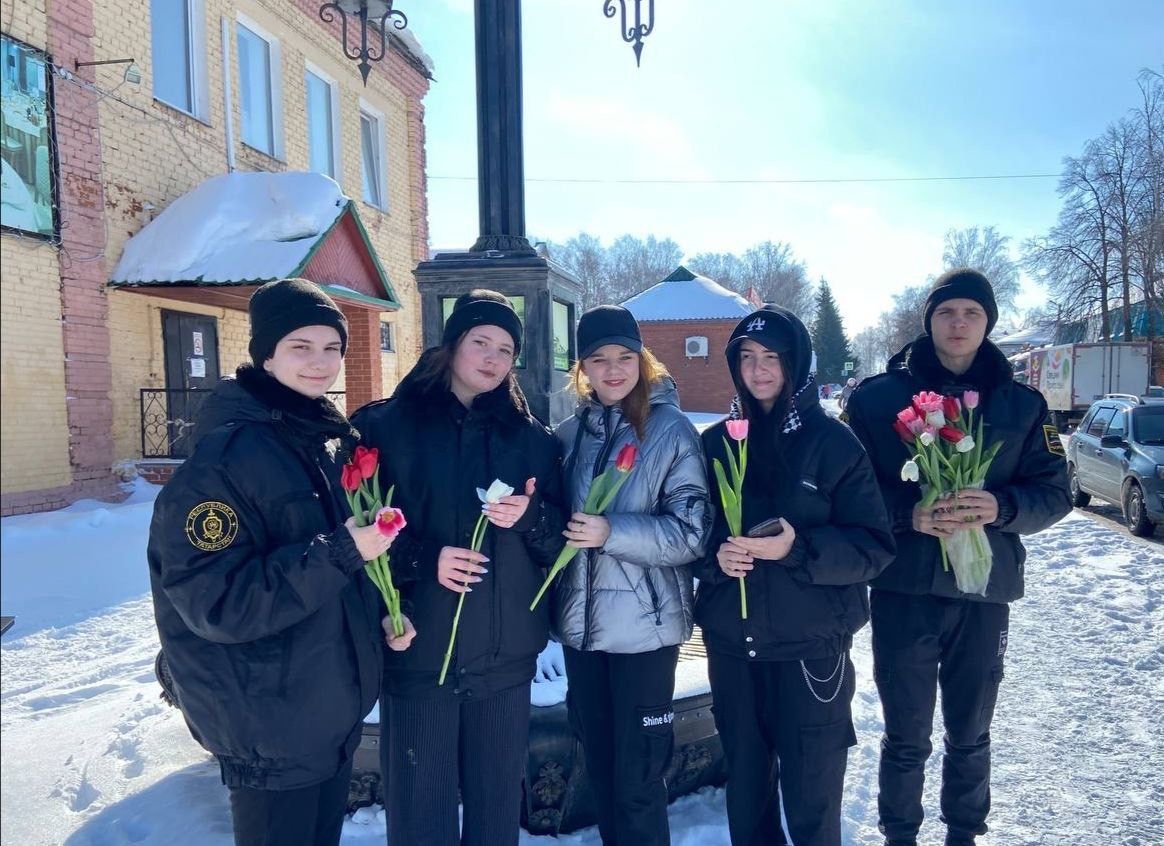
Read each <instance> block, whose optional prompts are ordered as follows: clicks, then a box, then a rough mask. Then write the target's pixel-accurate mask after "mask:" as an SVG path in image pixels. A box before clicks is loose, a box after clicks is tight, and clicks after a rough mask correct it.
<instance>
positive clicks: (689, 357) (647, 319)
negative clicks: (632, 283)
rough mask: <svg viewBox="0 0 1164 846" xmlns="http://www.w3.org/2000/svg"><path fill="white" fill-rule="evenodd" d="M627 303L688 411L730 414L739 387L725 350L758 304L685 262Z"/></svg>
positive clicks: (646, 342)
mask: <svg viewBox="0 0 1164 846" xmlns="http://www.w3.org/2000/svg"><path fill="white" fill-rule="evenodd" d="M622 305H623V306H624V307H625V308H626V309H627V310H629V311H630V312H631V314H633V315H634V316H635V319H636V320H638V322H639V327H640V328H641V330H642V334H643V343H644V344H646V346H648V347H650V349H651V352H653V353H654V354H655V356H656V357H657V358H658V359H659V360H660V361H661V362H663V364H665V365H666V366H667V369H668V370H669V371H671V375H672V376H673V377H674V379H675V385H676V386H677V387H678V389H679V403H680V405H681V406H682V407H683V410H684V411H701V412H711V413H719V412H722V413H724V414H726V413H727V410H728V406H729V405H730V404H731V400H732V396H734V394H735V388H734V387H733V386H732V379H731V374H730V373H729V372H728V368H727V362H726V360H725V359H724V349H725V348H726V347H727V341H728V338H729V337H730V336H731V333H732V329H734V328H735V326H736V324H737V323H739V322H740V318H742V317H744V316H745V315H748V314H750V313H751V312H752V311H753V310H754V309H755V308H756V307H757V306H755V305H753V304H752V303H750V302H749V301H748V300H747V299H745V298H744V297H742V296H740V295H739V294H737V293H735V292H734V291H729V290H728V289H727V288H724V287H723V286H722V285H720V284H718V283H716V282H714V281H712V280H711V279H708V278H707V277H706V276H700V275H698V274H696V273H692V272H691V271H690V270H688V269H687V268H686V267H683V266H679V267H678V268H676V269H675V271H674V272H673V273H672V274H671V275H670V276H668V277H667V278H666V279H664V280H663V281H661V282H659V283H658V284H657V285H653V286H651V287H650V288H648V289H647V290H645V291H643V292H642V293H641V294H637V295H635V296H633V297H631V298H630V299H628V300H625V301H624V302H623V303H622Z"/></svg>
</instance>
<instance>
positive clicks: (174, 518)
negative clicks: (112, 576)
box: [148, 279, 415, 846]
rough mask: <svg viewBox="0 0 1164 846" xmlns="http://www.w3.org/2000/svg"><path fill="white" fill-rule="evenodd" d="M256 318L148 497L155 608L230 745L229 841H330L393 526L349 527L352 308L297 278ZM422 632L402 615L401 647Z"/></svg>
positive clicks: (167, 652) (169, 655)
mask: <svg viewBox="0 0 1164 846" xmlns="http://www.w3.org/2000/svg"><path fill="white" fill-rule="evenodd" d="M250 316H251V326H252V332H251V339H250V350H251V355H252V357H253V361H254V363H253V364H249V365H244V366H243V367H240V368H239V370H238V372H237V374H236V376H235V377H234V378H226V379H223V380H221V381H220V382H219V383H218V385H217V386H216V387H215V389H214V392H213V393H212V394H211V395H210V397H209V398H208V399H207V400H206V402H205V403H204V404H203V406H202V408H201V410H200V411H199V414H198V418H197V421H196V429H195V435H194V444H195V445H194V451H193V454H192V455H191V456H190V458H189V459H187V460H186V461H185V462H184V463H183V464H182V466H181V467H180V468H178V471H177V472H176V473H175V474H174V477H173V479H171V481H170V482H169V484H167V485H166V486H165V488H163V489H162V492H161V493H160V494H159V495H158V499H157V502H156V504H155V506H154V516H153V522H152V524H151V526H150V539H149V550H148V558H149V566H150V585H151V588H152V590H153V598H154V614H155V617H156V620H157V625H158V634H159V636H160V638H161V643H162V648H163V651H164V657H165V664H166V665H167V666H168V668H169V676H170V678H171V679H172V686H171V689H170V690H169V691H168V693H169V694H170V695H171V698H172V699H173V700H176V703H177V704H178V706H179V707H180V708H181V709H182V714H183V716H184V717H185V718H186V723H187V725H188V726H189V727H190V731H191V733H192V734H193V735H194V738H195V739H196V740H198V742H199V743H201V744H202V745H203V746H204V747H205V748H206V749H208V750H209V751H210V752H212V753H213V754H214V755H215V757H216V758H217V759H218V763H219V766H220V768H221V770H222V780H223V783H224V784H225V785H226V786H227V788H228V789H229V790H230V807H231V816H232V820H233V824H234V837H235V843H236V844H239V846H259V844H278V845H279V846H290V845H291V844H295V846H300V844H311V846H335V844H338V843H339V838H340V831H341V828H342V826H343V819H344V811H345V809H346V805H347V794H348V783H349V781H350V779H351V770H352V754H353V753H354V752H355V749H356V747H357V746H358V745H359V742H360V737H361V734H362V729H363V718H364V716H365V715H366V714H367V713H368V711H369V710H370V709H371V707H372V705H373V704H374V703H375V701H376V693H377V692H378V690H379V679H380V656H379V654H378V653H379V648H378V646H377V642H378V641H380V640H381V639H382V638H384V634H383V633H382V631H381V614H382V606H381V605H380V600H379V594H378V592H377V591H376V588H375V587H374V586H373V585H372V583H371V581H370V580H369V579H368V577H367V575H366V574H365V573H364V562H365V561H369V560H372V559H373V558H375V557H376V556H377V555H379V554H380V553H382V552H384V551H385V550H386V549H387V548H388V546H389V545H390V543H391V539H390V538H388V537H385V536H384V535H382V534H381V533H380V532H379V530H378V529H377V528H376V526H375V525H372V526H366V527H364V528H358V527H357V526H356V525H355V522H354V520H353V519H352V518H351V517H350V516H349V513H348V509H347V505H346V503H345V501H344V495H343V491H342V489H341V487H340V473H339V468H340V464H341V463H342V462H343V461H344V460H345V457H346V455H347V451H348V449H349V448H350V447H351V446H352V445H353V444H354V442H355V436H356V432H355V431H353V430H352V427H351V425H350V424H349V423H348V421H347V420H346V419H345V418H344V416H343V415H342V414H341V413H340V412H339V411H338V410H337V409H336V407H335V406H334V405H332V404H331V402H330V401H328V399H327V397H326V393H327V391H328V389H329V388H330V387H331V385H332V383H333V382H334V381H335V379H336V377H337V376H338V375H339V371H340V365H341V363H342V360H343V354H344V349H345V347H346V343H347V322H346V321H345V320H344V317H343V314H342V313H341V312H340V310H339V309H338V308H337V307H336V305H335V303H334V302H332V301H331V299H330V298H329V297H328V296H327V295H326V294H324V293H323V292H322V291H321V290H320V289H319V287H318V286H316V285H315V284H314V283H311V282H308V281H306V280H302V279H285V280H282V281H279V282H271V283H269V284H267V285H264V286H263V287H262V288H260V289H259V290H258V291H256V292H255V294H254V296H252V298H251V302H250ZM337 444H338V445H339V448H338V449H337ZM413 635H415V631H414V630H413V629H412V627H411V624H406V631H405V634H404V635H402V636H401V637H399V638H396V639H393V640H392V641H391V642H390V643H389V645H390V646H391V647H392V648H393V649H405V648H407V646H408V644H409V642H410V641H411V639H412V637H413ZM160 663H161V659H159V664H160Z"/></svg>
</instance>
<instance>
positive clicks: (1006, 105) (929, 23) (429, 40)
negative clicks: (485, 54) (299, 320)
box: [396, 0, 1164, 332]
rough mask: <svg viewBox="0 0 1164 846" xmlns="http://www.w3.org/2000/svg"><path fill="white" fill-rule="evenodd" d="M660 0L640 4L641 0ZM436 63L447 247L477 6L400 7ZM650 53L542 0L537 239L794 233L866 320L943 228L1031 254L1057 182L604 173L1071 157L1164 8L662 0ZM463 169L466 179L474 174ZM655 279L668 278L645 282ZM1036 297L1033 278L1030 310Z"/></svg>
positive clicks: (432, 99) (935, 255) (439, 176)
mask: <svg viewBox="0 0 1164 846" xmlns="http://www.w3.org/2000/svg"><path fill="white" fill-rule="evenodd" d="M645 5H646V4H645V2H644V6H645ZM396 6H397V8H400V9H401V10H403V11H404V12H405V13H406V14H408V16H409V26H410V27H411V28H412V30H413V31H414V33H415V34H416V35H417V36H418V38H420V40H421V42H422V44H423V45H424V48H425V49H426V50H427V51H428V53H429V54H430V55H431V56H432V57H433V60H434V62H435V65H436V73H435V75H436V81H435V82H434V83H433V85H432V88H431V90H430V92H429V95H428V97H427V98H426V100H425V106H426V111H425V119H426V125H427V138H428V174H429V221H430V227H431V238H432V244H433V246H434V247H436V248H438V249H454V248H455V249H464V248H467V247H468V246H469V245H470V244H471V243H472V242H473V240H475V238H476V235H477V193H476V183H475V181H474V179H473V177H475V175H476V149H475V145H476V124H475V112H474V110H475V102H474V68H473V17H472V6H473V4H472V0H427V2H420V1H419V0H411V1H410V0H398V2H397V3H396ZM655 14H656V24H655V30H654V32H653V33H652V34H651V35H650V36H648V38H647V39H646V41H645V42H644V48H643V62H642V67H641V68H636V67H635V63H634V55H633V53H632V51H631V48H630V46H628V45H627V44H625V43H624V42H623V41H622V40H621V38H620V34H619V28H618V24H617V23H616V21H615V20H608V19H606V18H605V17H603V15H602V0H525V2H524V3H523V17H522V27H523V33H522V34H523V41H524V58H523V61H524V64H523V73H524V83H525V114H524V120H525V170H526V177H527V179H528V180H530V181H528V182H527V186H526V220H527V228H528V230H529V233H530V234H531V235H536V236H537V237H541V238H549V239H552V240H565V239H567V238H569V237H570V236H572V235H574V234H576V233H578V232H580V231H586V232H589V233H591V234H593V235H596V236H599V237H601V238H602V239H603V241H604V242H606V243H609V242H610V241H611V240H612V239H613V238H615V237H617V236H618V235H621V234H623V233H631V234H634V235H638V236H640V237H642V236H646V235H648V234H654V235H656V236H659V237H664V236H669V237H671V238H673V239H675V241H676V242H678V243H679V245H680V246H681V247H682V248H683V250H684V251H685V253H686V254H687V255H694V254H695V253H699V252H705V251H716V252H722V251H733V252H742V251H743V250H745V249H746V248H747V247H749V246H750V245H752V244H754V243H757V242H759V241H763V240H767V239H771V240H780V241H787V242H788V243H790V244H791V245H792V247H793V249H794V250H795V252H796V254H797V256H798V257H799V258H800V259H801V260H803V261H804V262H805V264H806V266H807V268H808V272H809V274H810V275H811V276H812V277H813V278H814V279H815V278H818V277H820V276H824V277H825V278H827V279H828V280H829V282H830V283H831V284H832V286H833V290H834V294H835V295H836V296H837V299H838V303H839V304H840V306H841V310H842V314H843V316H844V318H845V323H846V327H847V328H848V329H849V330H850V332H855V331H857V330H859V329H861V328H862V327H864V326H866V325H868V324H869V323H870V322H872V321H873V320H874V319H875V318H876V316H877V314H878V313H880V312H881V311H882V310H884V309H885V308H888V307H889V305H890V303H891V297H892V294H893V293H894V292H896V291H899V290H900V289H901V288H903V287H905V286H906V285H910V284H918V283H920V282H923V281H924V280H925V278H926V277H927V276H928V275H929V274H933V273H935V272H937V271H938V270H940V263H941V253H942V239H943V235H944V233H945V232H946V230H947V229H949V228H952V227H956V228H962V227H967V226H975V225H978V226H989V225H993V226H996V227H997V228H998V229H999V230H1000V231H1001V232H1002V233H1003V234H1006V235H1009V236H1011V238H1012V240H1013V242H1014V245H1015V247H1016V248H1017V245H1018V244H1020V243H1021V242H1022V240H1023V239H1025V238H1028V237H1030V236H1033V235H1038V234H1041V233H1043V232H1045V231H1046V230H1047V228H1048V227H1049V226H1051V225H1052V224H1053V223H1054V220H1055V215H1056V213H1057V210H1058V199H1057V196H1056V193H1055V187H1056V182H1057V180H1056V179H1054V178H1050V179H1016V180H1005V181H1002V180H999V181H995V180H990V181H967V182H921V183H918V182H912V183H910V182H905V183H903V182H892V183H880V184H878V183H851V182H850V183H840V184H827V183H825V184H822V183H814V184H797V185H788V184H783V185H781V184H727V185H723V184H701V183H698V182H696V183H689V184H671V185H642V184H638V185H636V184H619V183H617V182H610V183H601V184H585V185H571V184H562V183H553V182H539V181H536V180H538V179H569V178H580V179H602V180H627V179H663V180H671V179H681V180H683V179H686V180H749V179H761V180H762V179H801V180H803V179H883V178H892V177H922V176H925V177H932V176H971V175H998V174H1045V173H1057V172H1058V171H1059V169H1060V164H1061V161H1062V159H1063V157H1064V156H1066V155H1075V154H1078V153H1079V152H1080V150H1081V148H1082V145H1083V144H1084V142H1086V141H1087V139H1089V138H1092V137H1094V136H1096V135H1098V134H1099V133H1101V132H1102V131H1103V129H1104V128H1105V126H1106V125H1107V124H1108V123H1109V122H1111V121H1113V120H1115V119H1117V118H1118V117H1120V116H1121V115H1122V114H1124V113H1125V111H1126V110H1127V109H1129V108H1131V107H1132V106H1134V105H1135V103H1136V99H1137V97H1138V94H1139V92H1138V90H1137V88H1136V84H1135V77H1136V74H1137V72H1138V71H1139V69H1140V68H1142V67H1146V66H1154V67H1156V68H1160V67H1161V64H1162V63H1164V0H1136V1H1135V2H1133V0H1126V2H1122V1H1121V0H1113V2H1110V3H1099V2H1094V1H1093V2H1084V0H1057V1H1056V2H1052V0H1009V2H1006V1H1005V0H973V1H971V0H964V2H940V0H817V2H809V0H737V2H730V3H711V2H707V0H703V2H698V0H656V3H655ZM466 177H467V178H466ZM652 281H653V280H652ZM1041 300H1042V295H1041V293H1040V292H1039V291H1038V290H1037V288H1036V287H1035V286H1033V285H1030V284H1025V285H1024V295H1023V297H1022V299H1021V301H1020V305H1021V306H1024V307H1025V306H1030V305H1034V304H1037V303H1038V302H1040V301H1041Z"/></svg>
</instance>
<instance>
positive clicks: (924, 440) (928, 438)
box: [917, 432, 934, 446]
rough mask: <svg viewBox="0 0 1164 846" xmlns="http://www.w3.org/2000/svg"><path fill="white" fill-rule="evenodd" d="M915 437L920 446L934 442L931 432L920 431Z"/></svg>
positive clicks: (931, 444) (930, 444)
mask: <svg viewBox="0 0 1164 846" xmlns="http://www.w3.org/2000/svg"><path fill="white" fill-rule="evenodd" d="M917 438H918V440H919V441H921V445H922V446H933V443H934V434H933V432H922V433H921V434H920V435H918V436H917Z"/></svg>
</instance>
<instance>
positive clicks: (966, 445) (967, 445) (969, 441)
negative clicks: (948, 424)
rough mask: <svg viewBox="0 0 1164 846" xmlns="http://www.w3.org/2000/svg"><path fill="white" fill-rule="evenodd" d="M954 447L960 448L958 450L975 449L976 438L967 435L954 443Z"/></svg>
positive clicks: (967, 450)
mask: <svg viewBox="0 0 1164 846" xmlns="http://www.w3.org/2000/svg"><path fill="white" fill-rule="evenodd" d="M954 449H956V450H958V452H969V451H970V450H972V449H974V439H973V438H972V437H970V436H969V435H967V436H966V437H964V438H962V440H960V441H958V443H956V444H954Z"/></svg>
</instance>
